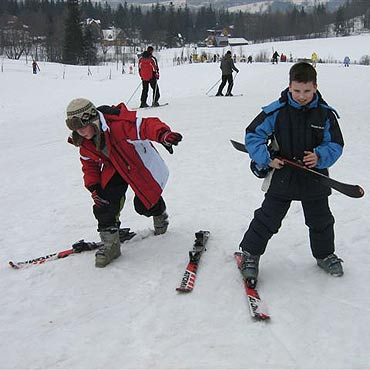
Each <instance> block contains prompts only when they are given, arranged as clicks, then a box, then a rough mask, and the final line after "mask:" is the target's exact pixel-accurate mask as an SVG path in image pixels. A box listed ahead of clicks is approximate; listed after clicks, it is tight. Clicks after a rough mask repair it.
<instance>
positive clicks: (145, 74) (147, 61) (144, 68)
mask: <svg viewBox="0 0 370 370" xmlns="http://www.w3.org/2000/svg"><path fill="white" fill-rule="evenodd" d="M148 49H149V48H148ZM139 75H140V77H141V81H142V85H143V90H142V93H141V99H140V100H141V104H140V108H146V107H149V105H148V104H147V102H146V99H147V98H148V91H149V85H150V86H151V88H152V90H153V104H152V106H153V107H158V106H159V103H158V100H159V97H160V94H159V88H158V83H157V80H158V79H159V69H158V65H157V63H156V59H155V58H154V57H153V56H152V55H151V53H150V52H149V51H148V50H146V51H144V52H143V54H142V55H141V58H140V59H139Z"/></svg>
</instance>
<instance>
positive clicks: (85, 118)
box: [66, 98, 182, 267]
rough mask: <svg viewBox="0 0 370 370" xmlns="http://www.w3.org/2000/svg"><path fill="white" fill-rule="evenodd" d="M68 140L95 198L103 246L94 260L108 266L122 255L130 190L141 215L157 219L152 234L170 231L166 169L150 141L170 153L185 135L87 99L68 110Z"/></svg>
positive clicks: (155, 120)
mask: <svg viewBox="0 0 370 370" xmlns="http://www.w3.org/2000/svg"><path fill="white" fill-rule="evenodd" d="M66 113H67V119H66V123H67V127H68V128H69V129H70V130H71V131H72V133H71V136H70V137H69V139H68V142H69V143H71V144H74V145H75V146H77V147H79V150H80V160H81V163H82V172H83V175H84V176H83V178H84V183H85V187H86V188H87V189H88V190H89V192H90V193H91V197H92V199H93V202H94V205H93V213H94V216H95V218H96V219H97V221H98V231H99V233H100V238H101V241H102V242H103V243H104V245H103V246H102V247H101V248H99V250H98V251H97V253H96V257H95V266H96V267H105V266H106V265H108V264H109V263H110V262H112V261H113V260H114V259H115V258H117V257H119V256H120V255H121V250H120V240H119V226H120V222H119V216H120V212H121V210H122V208H123V205H124V201H125V194H126V191H127V188H128V186H129V185H130V187H131V188H132V190H133V191H134V193H135V198H134V206H135V210H136V212H137V213H138V214H140V215H143V216H146V217H153V224H154V233H155V234H156V235H159V234H164V233H165V232H166V231H167V227H168V215H167V212H166V204H165V201H164V199H163V197H162V191H163V189H164V187H165V185H166V182H167V178H168V169H167V167H166V165H165V163H164V161H163V159H162V158H161V157H160V155H159V153H158V152H157V150H156V149H155V148H154V146H153V145H152V143H151V142H150V141H156V142H158V143H161V144H162V145H163V146H164V147H165V148H166V149H167V150H168V151H169V152H170V153H171V154H172V153H173V148H172V146H173V145H177V144H178V143H179V142H180V141H181V140H182V136H181V134H179V133H177V132H173V131H171V129H170V127H169V126H167V125H166V124H165V123H164V122H162V121H161V120H160V119H159V118H155V117H150V118H139V117H137V115H136V112H135V111H129V110H128V109H127V108H126V106H125V105H124V104H123V103H121V104H119V105H117V106H105V105H104V106H101V107H98V108H96V107H95V106H94V104H93V103H92V102H91V101H89V100H87V99H84V98H78V99H74V100H72V101H71V102H70V103H69V104H68V106H67V112H66Z"/></svg>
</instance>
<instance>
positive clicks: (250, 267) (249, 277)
mask: <svg viewBox="0 0 370 370" xmlns="http://www.w3.org/2000/svg"><path fill="white" fill-rule="evenodd" d="M259 260H260V256H253V255H252V254H250V253H248V252H246V251H243V259H242V262H241V265H240V267H239V268H240V272H241V273H242V275H243V277H244V279H245V280H246V281H247V282H248V286H249V287H251V288H255V287H256V285H257V277H258V265H259Z"/></svg>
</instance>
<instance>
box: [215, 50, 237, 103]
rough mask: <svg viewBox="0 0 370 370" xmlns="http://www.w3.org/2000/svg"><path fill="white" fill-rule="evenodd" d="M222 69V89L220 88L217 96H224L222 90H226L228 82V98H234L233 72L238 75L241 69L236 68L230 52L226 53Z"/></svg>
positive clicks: (222, 61)
mask: <svg viewBox="0 0 370 370" xmlns="http://www.w3.org/2000/svg"><path fill="white" fill-rule="evenodd" d="M220 68H221V71H222V77H221V79H222V82H221V85H220V87H219V88H218V91H217V94H216V96H224V94H223V93H222V90H223V89H224V87H225V85H226V82H228V85H227V92H226V96H233V94H232V93H231V90H232V89H233V86H234V80H233V71H235V72H236V73H238V72H239V69H238V68H236V67H235V64H234V61H233V59H232V57H231V51H230V50H229V51H228V52H226V55H225V56H224V57H223V58H222V60H221V65H220Z"/></svg>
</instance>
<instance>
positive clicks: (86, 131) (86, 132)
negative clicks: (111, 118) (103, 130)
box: [76, 125, 95, 140]
mask: <svg viewBox="0 0 370 370" xmlns="http://www.w3.org/2000/svg"><path fill="white" fill-rule="evenodd" d="M76 132H77V133H78V134H79V135H80V136H82V137H83V138H85V139H87V140H90V139H92V138H93V137H94V136H95V128H94V126H92V125H88V126H86V127H83V128H80V129H78V130H76Z"/></svg>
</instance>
